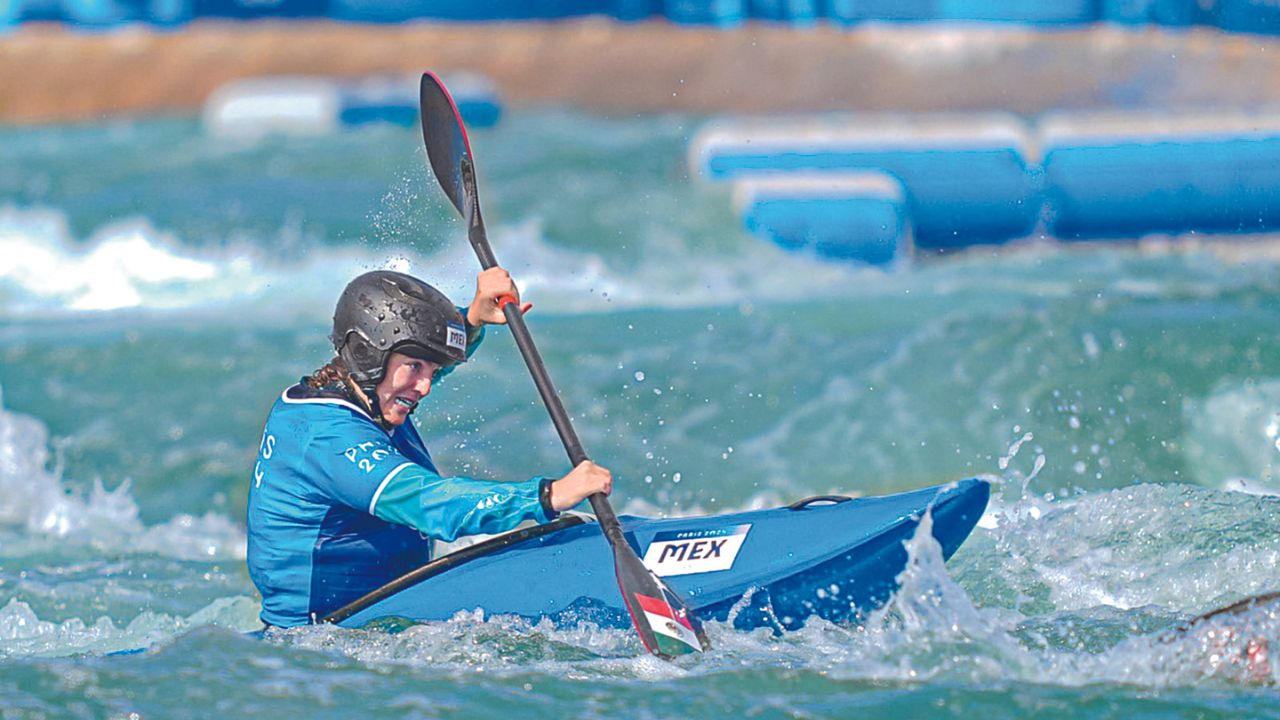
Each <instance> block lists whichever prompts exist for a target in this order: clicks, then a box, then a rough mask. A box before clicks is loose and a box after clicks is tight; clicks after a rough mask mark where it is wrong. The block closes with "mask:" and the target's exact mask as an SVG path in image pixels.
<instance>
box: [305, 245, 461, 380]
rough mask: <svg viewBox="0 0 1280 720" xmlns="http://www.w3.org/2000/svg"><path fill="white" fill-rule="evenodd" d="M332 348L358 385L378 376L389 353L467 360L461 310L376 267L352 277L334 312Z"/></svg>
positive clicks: (400, 275)
mask: <svg viewBox="0 0 1280 720" xmlns="http://www.w3.org/2000/svg"><path fill="white" fill-rule="evenodd" d="M330 339H331V340H332V341H333V348H334V350H336V351H337V353H338V357H340V358H342V361H343V362H344V363H345V364H346V366H347V370H348V371H350V373H351V378H352V379H353V380H355V381H356V382H357V383H358V384H360V385H361V386H365V387H367V386H369V385H376V384H377V383H378V382H381V380H382V374H383V372H384V371H385V369H386V366H387V356H388V355H389V354H390V353H392V352H399V353H403V354H405V355H409V356H411V357H416V358H421V359H423V360H430V361H431V362H434V363H437V364H439V365H441V366H444V367H447V366H449V365H454V364H456V363H460V362H463V361H464V360H466V359H467V330H466V325H465V324H464V322H463V319H462V313H460V312H458V308H457V307H455V306H454V304H453V302H452V301H450V300H449V298H447V297H445V295H444V293H442V292H440V291H439V290H436V289H435V288H433V287H431V286H430V285H428V284H426V283H424V282H422V281H421V280H419V279H417V278H415V277H412V276H410V275H405V274H404V273H398V272H392V271H390V270H375V271H374V272H368V273H365V274H363V275H361V276H360V277H357V278H356V279H355V280H352V281H351V282H350V283H349V284H348V285H347V287H346V289H345V290H343V291H342V296H341V297H339V298H338V307H337V309H336V310H334V312H333V335H331V336H330Z"/></svg>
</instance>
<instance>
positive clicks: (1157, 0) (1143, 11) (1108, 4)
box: [1101, 0, 1197, 27]
mask: <svg viewBox="0 0 1280 720" xmlns="http://www.w3.org/2000/svg"><path fill="white" fill-rule="evenodd" d="M1196 11H1197V7H1196V0H1102V11H1101V15H1102V19H1103V20H1106V21H1107V22H1114V23H1121V24H1125V25H1143V24H1147V23H1155V24H1159V25H1167V26H1170V27H1183V26H1187V25H1191V24H1192V23H1194V22H1195V21H1196V17H1197V12H1196Z"/></svg>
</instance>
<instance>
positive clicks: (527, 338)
mask: <svg viewBox="0 0 1280 720" xmlns="http://www.w3.org/2000/svg"><path fill="white" fill-rule="evenodd" d="M462 182H463V183H464V187H466V188H468V189H470V190H471V192H469V193H467V195H468V197H469V198H470V207H469V208H467V209H468V211H469V212H468V213H467V216H468V221H469V224H470V227H469V228H467V238H468V240H470V241H471V248H472V249H473V250H475V253H476V257H477V258H478V259H479V260H480V266H481V267H482V268H484V269H485V270H488V269H489V268H493V267H497V266H498V259H497V258H496V257H494V255H493V248H492V247H490V246H489V236H488V234H487V233H486V232H485V229H484V219H483V218H482V217H481V216H480V203H479V200H478V198H477V195H476V193H475V191H474V188H475V172H474V170H473V168H472V165H471V163H470V162H469V160H467V159H464V160H463V161H462ZM502 313H503V314H504V315H505V316H506V318H507V327H508V328H510V329H511V336H512V337H513V338H514V339H515V341H516V347H517V348H519V349H520V356H521V357H522V358H524V363H525V365H526V366H528V368H529V374H530V375H532V376H533V384H534V385H536V386H537V388H538V395H540V396H541V397H542V403H543V405H545V406H546V408H547V413H548V414H549V415H551V424H553V425H555V427H556V433H558V434H559V435H560V442H562V443H563V444H564V450H565V452H566V453H568V454H569V462H571V463H572V464H573V466H574V467H577V466H578V465H579V464H580V463H582V462H583V461H584V460H589V459H590V458H588V457H587V451H586V450H584V449H583V447H582V441H581V440H579V439H578V433H577V432H576V431H575V430H574V429H573V423H572V422H571V421H570V420H569V413H568V412H567V411H566V410H565V409H564V403H562V402H560V394H559V393H558V392H556V386H555V384H554V383H552V382H551V375H550V374H548V373H547V367H546V365H545V364H544V363H543V361H542V354H541V353H539V352H538V346H537V345H535V344H534V342H533V334H532V333H530V332H529V326H528V325H526V324H525V322H524V314H523V313H522V312H521V311H520V304H519V303H514V302H509V303H505V304H504V305H503V306H502ZM587 499H588V500H589V501H590V502H591V509H592V510H593V511H595V514H596V519H597V520H598V521H599V522H600V527H601V529H603V530H604V532H605V534H606V535H607V536H609V539H610V540H612V541H615V542H625V541H624V540H623V537H622V527H621V526H620V525H619V523H618V516H617V515H616V514H615V513H614V512H613V506H612V505H610V504H609V499H608V498H606V497H605V496H604V495H603V494H601V493H595V494H593V495H591V496H590V497H588V498H587Z"/></svg>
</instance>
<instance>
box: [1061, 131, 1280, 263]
mask: <svg viewBox="0 0 1280 720" xmlns="http://www.w3.org/2000/svg"><path fill="white" fill-rule="evenodd" d="M1259 127H1261V129H1259ZM1046 135H1047V137H1046V139H1045V165H1044V168H1045V169H1044V172H1045V197H1046V199H1047V202H1048V205H1049V222H1050V225H1051V228H1052V231H1053V233H1054V235H1056V236H1058V237H1060V238H1064V239H1079V238H1105V237H1133V236H1141V235H1146V234H1150V233H1157V232H1159V233H1183V232H1189V231H1193V230H1194V231H1200V232H1226V233H1249V232H1264V231H1272V230H1276V229H1278V228H1280V123H1278V122H1276V121H1275V119H1272V121H1271V122H1270V123H1269V124H1268V123H1267V122H1258V123H1253V122H1244V123H1236V124H1234V126H1231V127H1222V128H1221V129H1220V130H1218V131H1213V130H1206V129H1205V128H1204V126H1203V125H1201V126H1199V127H1191V128H1190V129H1187V130H1185V131H1179V130H1177V128H1176V125H1175V126H1174V127H1173V128H1172V129H1171V128H1170V126H1169V121H1168V120H1167V119H1166V120H1154V121H1152V122H1151V123H1150V124H1149V127H1148V128H1147V129H1146V130H1145V131H1144V130H1143V128H1142V127H1140V124H1139V126H1135V124H1134V123H1133V122H1128V123H1126V125H1125V126H1124V127H1122V128H1119V129H1117V130H1115V131H1110V132H1109V131H1107V130H1106V128H1105V126H1099V125H1097V124H1096V123H1095V124H1088V125H1084V126H1081V127H1078V128H1075V129H1073V128H1072V121H1071V120H1070V119H1066V120H1059V121H1056V122H1054V123H1053V128H1052V129H1051V130H1049V131H1047V133H1046Z"/></svg>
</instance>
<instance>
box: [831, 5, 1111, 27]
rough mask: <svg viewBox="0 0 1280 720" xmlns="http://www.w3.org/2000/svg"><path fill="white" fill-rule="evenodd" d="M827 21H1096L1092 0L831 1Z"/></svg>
mask: <svg viewBox="0 0 1280 720" xmlns="http://www.w3.org/2000/svg"><path fill="white" fill-rule="evenodd" d="M830 15H831V19H832V20H834V21H835V22H837V23H842V24H852V23H858V22H865V21H869V20H889V21H904V20H906V21H931V20H948V21H951V20H973V21H979V22H1011V23H1030V24H1077V23H1088V22H1093V21H1095V20H1097V19H1098V9H1097V2H1096V0H831V9H830Z"/></svg>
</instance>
